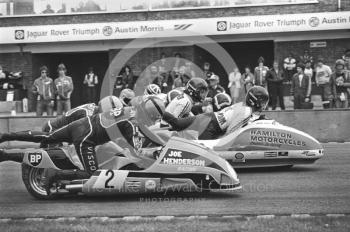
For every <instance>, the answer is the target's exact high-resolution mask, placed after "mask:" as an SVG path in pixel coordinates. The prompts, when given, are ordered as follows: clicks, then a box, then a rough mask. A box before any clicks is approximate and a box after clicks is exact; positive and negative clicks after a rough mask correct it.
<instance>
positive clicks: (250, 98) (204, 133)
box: [163, 86, 269, 140]
mask: <svg viewBox="0 0 350 232" xmlns="http://www.w3.org/2000/svg"><path fill="white" fill-rule="evenodd" d="M245 101H246V102H245V105H243V103H237V104H234V105H232V106H227V105H225V104H224V105H223V107H224V108H221V110H220V111H218V112H212V113H204V114H199V115H196V116H192V117H187V118H176V117H174V116H173V115H171V114H170V113H168V112H165V113H164V116H163V120H164V121H166V122H167V123H169V124H170V125H171V127H172V129H173V130H176V131H182V130H194V131H197V132H198V134H199V136H198V139H199V140H211V139H217V138H218V137H220V136H222V135H224V134H228V133H231V132H233V131H235V130H237V129H239V128H240V127H242V126H244V125H245V124H247V123H248V122H249V120H250V119H251V118H252V116H253V115H259V114H260V112H261V111H263V110H264V109H265V108H266V106H267V104H268V101H269V94H268V92H267V90H266V89H265V88H263V87H261V86H254V87H252V88H250V89H249V90H248V92H247V95H246V99H245ZM203 125H206V126H203Z"/></svg>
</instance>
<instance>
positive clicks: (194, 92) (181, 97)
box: [165, 77, 208, 118]
mask: <svg viewBox="0 0 350 232" xmlns="http://www.w3.org/2000/svg"><path fill="white" fill-rule="evenodd" d="M207 94H208V84H207V82H206V81H205V80H203V79H202V78H198V77H194V78H192V79H191V80H190V81H188V82H187V84H186V87H185V90H184V92H183V93H182V94H178V96H177V97H175V98H174V99H173V100H172V101H171V102H169V105H168V106H167V107H166V109H165V111H166V112H168V113H170V114H172V115H173V116H174V117H175V118H183V117H186V116H188V114H189V113H190V112H191V109H192V107H193V104H194V103H196V102H202V101H203V100H204V99H205V97H206V96H207Z"/></svg>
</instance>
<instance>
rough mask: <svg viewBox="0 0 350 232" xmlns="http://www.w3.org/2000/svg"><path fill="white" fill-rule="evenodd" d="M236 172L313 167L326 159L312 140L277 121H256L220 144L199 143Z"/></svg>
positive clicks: (227, 137)
mask: <svg viewBox="0 0 350 232" xmlns="http://www.w3.org/2000/svg"><path fill="white" fill-rule="evenodd" d="M197 142H198V143H200V144H205V145H206V146H208V147H209V148H211V149H213V150H214V151H216V152H217V153H218V154H219V155H220V156H221V157H222V158H224V159H226V160H227V161H228V162H229V163H230V164H231V165H232V166H233V167H234V168H251V167H277V166H286V167H292V166H293V165H297V164H312V163H314V162H315V161H316V160H318V159H320V158H321V157H322V156H323V155H324V149H323V147H322V145H321V144H320V143H319V142H318V141H317V140H316V139H315V138H313V137H312V136H310V135H308V134H306V133H305V132H302V131H299V130H297V129H294V128H291V127H288V126H284V125H282V124H280V123H278V122H276V121H275V120H266V119H263V120H256V121H254V122H251V123H249V124H248V125H246V126H244V127H242V128H240V129H238V130H237V131H235V132H233V133H230V134H228V135H225V136H223V137H222V138H219V139H217V140H203V141H201V140H197Z"/></svg>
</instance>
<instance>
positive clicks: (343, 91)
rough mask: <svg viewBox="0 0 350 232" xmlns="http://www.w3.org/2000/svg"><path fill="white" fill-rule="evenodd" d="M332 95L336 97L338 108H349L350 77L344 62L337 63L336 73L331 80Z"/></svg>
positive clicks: (338, 61)
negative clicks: (349, 90)
mask: <svg viewBox="0 0 350 232" xmlns="http://www.w3.org/2000/svg"><path fill="white" fill-rule="evenodd" d="M330 85H331V88H332V94H333V96H334V101H335V107H336V108H348V105H349V102H348V89H349V88H350V75H349V72H347V71H345V62H344V60H341V59H339V60H337V61H336V62H335V72H333V73H332V75H331V79H330Z"/></svg>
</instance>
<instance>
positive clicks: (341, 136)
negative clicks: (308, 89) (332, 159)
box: [265, 110, 350, 142]
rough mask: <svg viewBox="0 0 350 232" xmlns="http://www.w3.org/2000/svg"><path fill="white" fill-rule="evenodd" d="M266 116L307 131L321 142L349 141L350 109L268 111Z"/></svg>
mask: <svg viewBox="0 0 350 232" xmlns="http://www.w3.org/2000/svg"><path fill="white" fill-rule="evenodd" d="M265 114H266V116H267V117H268V118H271V119H275V120H276V121H278V122H280V123H282V124H284V125H286V126H291V127H294V128H296V129H299V130H302V131H305V132H307V133H308V134H310V135H312V136H314V137H315V138H317V139H318V140H319V141H321V142H349V141H350V130H349V127H348V125H349V121H350V110H330V111H324V110H305V111H270V112H266V113H265Z"/></svg>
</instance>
